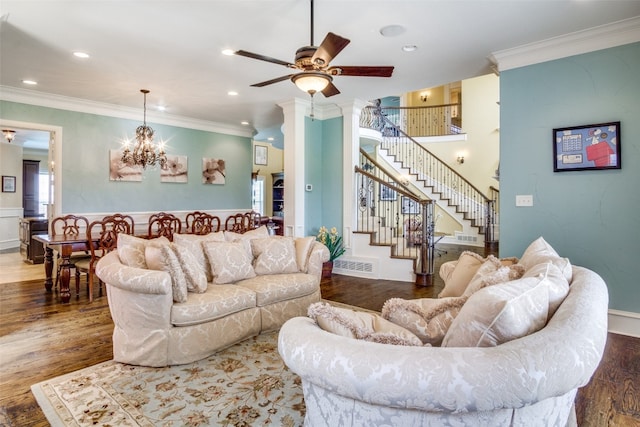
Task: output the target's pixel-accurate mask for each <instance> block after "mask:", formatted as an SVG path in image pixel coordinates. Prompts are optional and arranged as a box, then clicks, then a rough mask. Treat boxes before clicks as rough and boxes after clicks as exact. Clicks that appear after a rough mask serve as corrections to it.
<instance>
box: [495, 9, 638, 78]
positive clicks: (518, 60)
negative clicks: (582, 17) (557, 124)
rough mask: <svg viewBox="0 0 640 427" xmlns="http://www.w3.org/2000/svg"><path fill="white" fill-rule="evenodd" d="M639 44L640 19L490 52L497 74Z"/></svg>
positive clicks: (625, 20)
mask: <svg viewBox="0 0 640 427" xmlns="http://www.w3.org/2000/svg"><path fill="white" fill-rule="evenodd" d="M638 41H640V17H633V18H629V19H624V20H622V21H618V22H613V23H611V24H605V25H601V26H598V27H594V28H590V29H588V30H582V31H577V32H574V33H569V34H565V35H563V36H559V37H553V38H550V39H547V40H541V41H538V42H535V43H529V44H526V45H522V46H518V47H514V48H511V49H505V50H500V51H497V52H493V53H491V55H490V56H489V60H490V61H491V62H493V63H494V64H496V65H497V67H498V70H499V71H505V70H511V69H513V68H519V67H525V66H527V65H533V64H539V63H541V62H546V61H552V60H554V59H560V58H566V57H569V56H573V55H580V54H583V53H588V52H594V51H596V50H602V49H608V48H611V47H616V46H621V45H625V44H629V43H635V42H638Z"/></svg>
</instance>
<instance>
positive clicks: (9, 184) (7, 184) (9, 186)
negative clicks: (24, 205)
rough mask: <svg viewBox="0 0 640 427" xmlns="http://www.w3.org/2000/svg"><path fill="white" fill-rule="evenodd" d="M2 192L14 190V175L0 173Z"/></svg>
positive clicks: (13, 191)
mask: <svg viewBox="0 0 640 427" xmlns="http://www.w3.org/2000/svg"><path fill="white" fill-rule="evenodd" d="M2 192H3V193H15V192H16V177H15V176H8V175H2Z"/></svg>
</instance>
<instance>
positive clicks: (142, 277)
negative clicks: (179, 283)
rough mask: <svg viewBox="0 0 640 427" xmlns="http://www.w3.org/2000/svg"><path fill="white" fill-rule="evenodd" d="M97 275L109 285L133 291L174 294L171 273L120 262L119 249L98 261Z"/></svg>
mask: <svg viewBox="0 0 640 427" xmlns="http://www.w3.org/2000/svg"><path fill="white" fill-rule="evenodd" d="M96 275H97V276H98V277H99V278H100V280H102V281H103V282H104V283H106V284H107V285H109V286H114V287H116V288H120V289H123V290H126V291H130V292H133V293H138V294H160V295H164V294H168V295H172V290H171V277H170V276H169V273H167V272H164V271H156V270H145V269H142V268H135V267H129V266H126V265H124V264H122V263H121V262H120V258H119V257H118V252H117V251H113V252H110V253H108V254H107V255H105V256H104V257H102V258H101V259H100V260H99V261H98V264H97V265H96Z"/></svg>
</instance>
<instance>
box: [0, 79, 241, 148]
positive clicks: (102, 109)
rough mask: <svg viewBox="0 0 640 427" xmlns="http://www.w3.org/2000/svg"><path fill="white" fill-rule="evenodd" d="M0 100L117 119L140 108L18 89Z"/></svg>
mask: <svg viewBox="0 0 640 427" xmlns="http://www.w3.org/2000/svg"><path fill="white" fill-rule="evenodd" d="M0 100H3V101H10V102H18V103H22V104H29V105H37V106H40V107H48V108H56V109H59V110H67V111H75V112H79V113H88V114H96V115H100V116H108V117H116V118H119V119H130V120H139V119H140V109H139V108H130V107H123V106H121V105H115V104H107V103H102V102H95V101H88V100H86V99H79V98H71V97H68V96H62V95H54V94H51V93H46V92H36V91H32V90H27V89H18V88H14V87H10V86H0ZM147 119H148V121H149V122H152V123H156V124H162V125H168V126H177V127H184V128H188V129H197V130H203V131H207V132H217V133H222V134H226V135H235V136H243V137H248V138H251V137H252V136H253V129H247V128H240V127H238V126H231V125H227V124H223V123H216V122H210V121H206V120H197V119H192V118H189V117H183V116H176V115H171V114H153V112H152V113H151V114H149V113H147Z"/></svg>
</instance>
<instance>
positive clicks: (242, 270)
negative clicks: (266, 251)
mask: <svg viewBox="0 0 640 427" xmlns="http://www.w3.org/2000/svg"><path fill="white" fill-rule="evenodd" d="M203 247H204V251H205V253H206V254H207V258H208V259H209V263H210V264H211V271H212V273H213V283H216V284H225V283H233V282H237V281H239V280H243V279H249V278H251V277H255V275H256V273H255V272H254V271H253V266H252V265H251V261H252V260H253V257H252V256H251V248H250V247H249V244H248V243H247V242H245V241H242V240H239V241H236V242H206V243H203Z"/></svg>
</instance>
